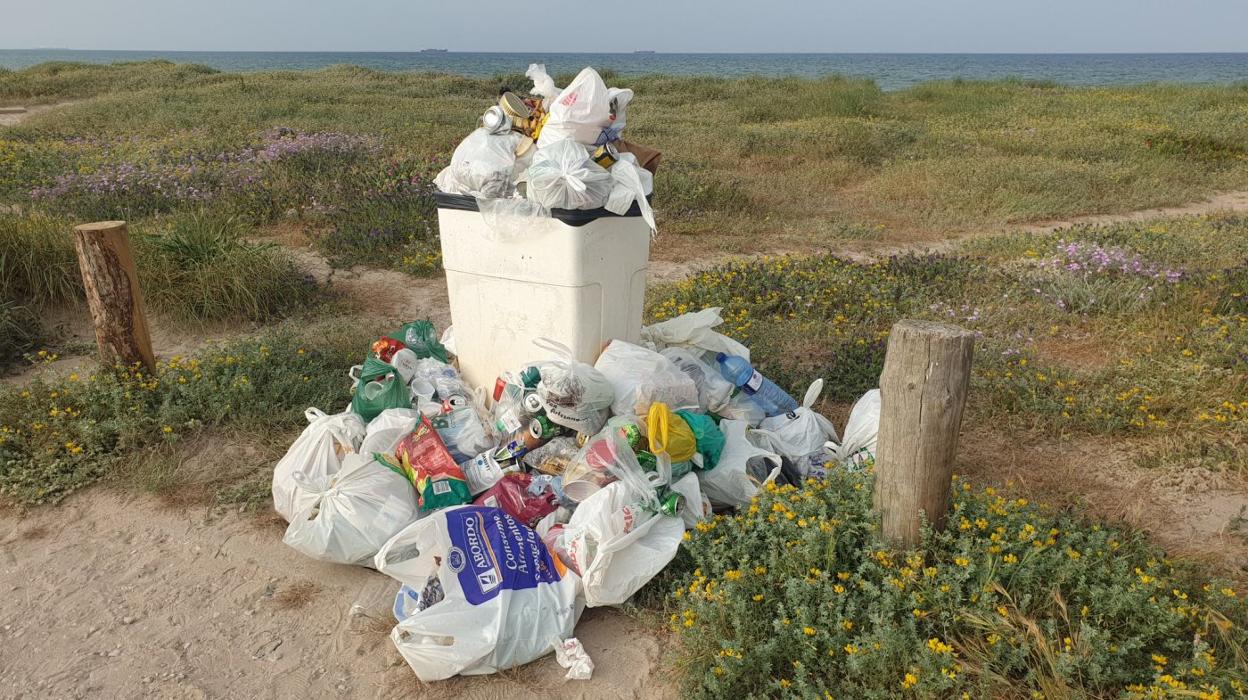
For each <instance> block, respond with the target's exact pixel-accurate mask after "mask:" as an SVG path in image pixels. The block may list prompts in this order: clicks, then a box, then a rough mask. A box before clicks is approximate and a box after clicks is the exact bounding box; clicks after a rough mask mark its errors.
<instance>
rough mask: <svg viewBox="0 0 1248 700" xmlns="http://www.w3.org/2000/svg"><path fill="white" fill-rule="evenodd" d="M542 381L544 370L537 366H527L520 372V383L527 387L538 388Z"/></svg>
mask: <svg viewBox="0 0 1248 700" xmlns="http://www.w3.org/2000/svg"><path fill="white" fill-rule="evenodd" d="M540 381H542V371H541V370H540V369H538V368H536V367H525V368H524V371H522V372H520V383H521V384H523V385H524V387H525V388H526V389H536V388H537V383H538V382H540Z"/></svg>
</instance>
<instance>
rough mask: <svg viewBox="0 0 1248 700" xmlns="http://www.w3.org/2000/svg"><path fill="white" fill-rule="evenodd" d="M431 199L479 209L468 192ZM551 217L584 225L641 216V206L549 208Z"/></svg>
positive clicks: (456, 207) (455, 207)
mask: <svg viewBox="0 0 1248 700" xmlns="http://www.w3.org/2000/svg"><path fill="white" fill-rule="evenodd" d="M653 197H654V195H647V196H646V199H647V200H650V199H651V198H653ZM433 199H434V201H435V202H437V204H438V208H439V209H453V210H456V211H479V209H478V208H477V198H476V197H473V196H472V195H469V194H448V193H446V192H437V191H435V192H434V193H433ZM550 215H551V217H552V218H555V219H558V220H560V221H562V222H563V223H565V224H567V225H569V226H584V225H585V224H588V223H589V222H591V221H597V220H598V219H605V218H608V217H619V216H641V207H639V206H637V202H633V205H632V206H631V207H629V208H628V211H626V212H624V213H623V214H616V213H614V212H609V211H607V210H606V209H601V208H600V209H551V210H550Z"/></svg>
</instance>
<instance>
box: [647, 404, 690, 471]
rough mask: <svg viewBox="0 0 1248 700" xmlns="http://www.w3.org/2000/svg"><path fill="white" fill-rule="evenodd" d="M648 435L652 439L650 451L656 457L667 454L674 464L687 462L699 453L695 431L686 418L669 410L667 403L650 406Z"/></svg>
mask: <svg viewBox="0 0 1248 700" xmlns="http://www.w3.org/2000/svg"><path fill="white" fill-rule="evenodd" d="M646 434H647V436H648V437H649V439H650V451H651V452H653V453H654V454H655V455H656V456H657V455H661V454H664V453H666V454H667V455H668V456H669V457H671V460H672V462H687V461H689V460H691V459H693V455H694V453H696V452H697V451H698V440H697V438H696V437H694V435H693V429H692V428H690V427H689V424H688V423H686V422H685V419H684V418H681V417H680V416H678V415H676V414H675V413H672V412H671V411H670V410H668V408H667V404H665V403H657V402H656V403H652V404H650V413H649V415H647V416H646Z"/></svg>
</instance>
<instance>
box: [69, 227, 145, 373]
mask: <svg viewBox="0 0 1248 700" xmlns="http://www.w3.org/2000/svg"><path fill="white" fill-rule="evenodd" d="M74 248H75V249H76V250H77V251H78V267H79V269H80V270H81V271H82V287H83V289H84V290H85V291H86V296H87V306H88V307H89V308H90V309H91V320H92V321H93V322H94V324H95V342H96V344H97V345H99V348H100V362H101V363H102V364H104V365H105V366H108V365H114V364H123V365H133V364H134V363H136V362H139V363H142V364H143V366H145V367H146V368H147V370H148V371H149V372H151V371H155V369H156V356H155V355H154V354H153V353H152V339H151V337H150V336H149V335H148V330H147V316H146V314H145V313H144V310H143V293H142V291H141V290H140V289H139V273H138V271H137V270H136V269H135V267H134V256H133V255H132V254H131V253H130V236H129V234H128V233H127V232H126V222H124V221H100V222H96V223H93V224H82V225H80V226H75V227H74Z"/></svg>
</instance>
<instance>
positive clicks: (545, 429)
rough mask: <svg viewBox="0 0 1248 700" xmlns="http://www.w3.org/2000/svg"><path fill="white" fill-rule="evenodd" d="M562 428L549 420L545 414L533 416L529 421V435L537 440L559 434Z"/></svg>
mask: <svg viewBox="0 0 1248 700" xmlns="http://www.w3.org/2000/svg"><path fill="white" fill-rule="evenodd" d="M561 431H562V428H561V427H560V426H558V425H555V424H554V423H552V422H550V419H549V418H547V417H546V416H535V417H534V418H533V420H531V421H529V435H532V436H533V437H535V438H537V439H538V440H549V439H551V438H553V437H556V436H558V435H559V433H560V432H561Z"/></svg>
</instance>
